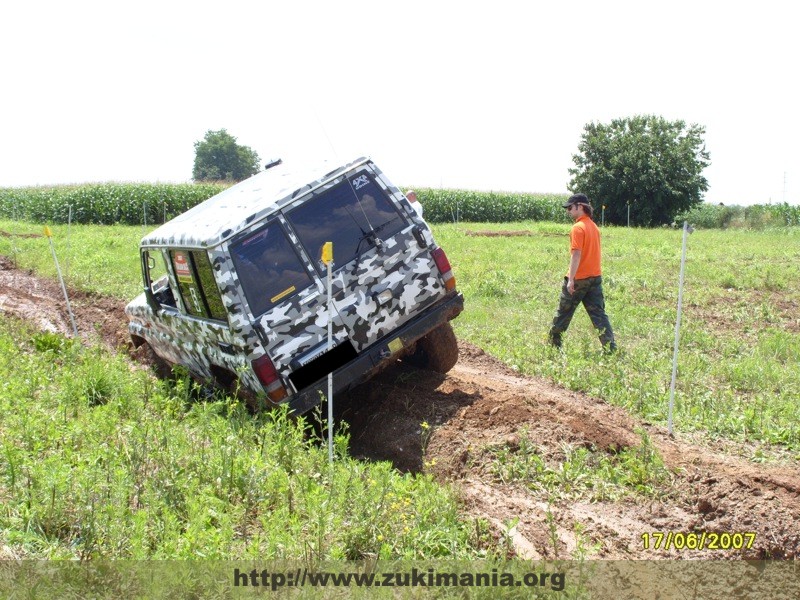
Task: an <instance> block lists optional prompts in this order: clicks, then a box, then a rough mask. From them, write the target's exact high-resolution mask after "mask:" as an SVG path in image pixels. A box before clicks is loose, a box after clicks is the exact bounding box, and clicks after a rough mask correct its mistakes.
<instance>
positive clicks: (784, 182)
mask: <svg viewBox="0 0 800 600" xmlns="http://www.w3.org/2000/svg"><path fill="white" fill-rule="evenodd" d="M783 203H784V204H786V171H784V172H783Z"/></svg>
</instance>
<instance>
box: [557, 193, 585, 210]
mask: <svg viewBox="0 0 800 600" xmlns="http://www.w3.org/2000/svg"><path fill="white" fill-rule="evenodd" d="M576 204H583V205H585V206H591V205H592V203H591V202H589V198H587V197H586V194H575V195H574V196H571V197H570V199H569V200H567V201H566V202H565V203H564V204H562V205H561V207H562V208H569V207H570V206H575V205H576Z"/></svg>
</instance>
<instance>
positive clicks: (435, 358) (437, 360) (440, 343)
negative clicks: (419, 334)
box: [406, 323, 458, 373]
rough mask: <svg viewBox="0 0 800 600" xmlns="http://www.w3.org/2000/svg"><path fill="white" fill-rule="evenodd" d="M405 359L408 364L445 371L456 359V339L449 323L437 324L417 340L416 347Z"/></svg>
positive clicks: (452, 365)
mask: <svg viewBox="0 0 800 600" xmlns="http://www.w3.org/2000/svg"><path fill="white" fill-rule="evenodd" d="M406 361H407V362H409V363H410V364H412V365H414V366H416V367H420V368H421V369H428V370H430V371H436V372H437V373H447V372H448V371H449V370H450V369H452V368H453V367H454V366H455V364H456V362H457V361H458V341H457V340H456V334H455V333H454V332H453V328H452V327H451V326H450V323H444V324H443V325H439V327H437V328H436V329H434V330H433V331H431V332H430V333H429V334H428V335H426V336H425V337H424V338H422V339H421V340H419V341H418V342H417V349H416V351H415V352H414V354H412V355H411V356H409V357H408V358H406Z"/></svg>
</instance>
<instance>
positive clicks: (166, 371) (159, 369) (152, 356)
mask: <svg viewBox="0 0 800 600" xmlns="http://www.w3.org/2000/svg"><path fill="white" fill-rule="evenodd" d="M136 353H137V356H138V360H139V362H141V363H142V364H145V365H147V366H149V367H150V368H152V369H153V371H154V372H155V374H156V376H157V377H159V378H160V379H169V378H170V377H172V364H171V363H169V362H168V361H166V360H164V359H163V358H161V357H160V356H159V355H158V354H156V351H155V350H153V347H152V346H151V345H150V344H148V343H147V342H145V343H144V344H142V345H141V346H139V348H137V349H136Z"/></svg>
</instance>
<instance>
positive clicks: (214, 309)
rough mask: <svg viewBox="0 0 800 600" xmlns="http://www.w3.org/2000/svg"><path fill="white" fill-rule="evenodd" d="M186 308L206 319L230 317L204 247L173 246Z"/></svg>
mask: <svg viewBox="0 0 800 600" xmlns="http://www.w3.org/2000/svg"><path fill="white" fill-rule="evenodd" d="M169 255H170V259H171V260H172V267H173V269H174V270H175V276H176V277H177V279H178V287H179V288H180V293H181V298H183V305H184V306H185V307H186V312H187V313H188V314H190V315H192V316H195V317H202V318H204V319H216V320H219V321H224V320H225V319H226V314H225V306H224V305H223V304H222V297H221V296H220V293H219V288H218V287H217V283H216V280H215V279H214V272H213V270H212V267H211V262H210V261H209V259H208V254H206V253H205V252H204V251H202V250H170V252H169Z"/></svg>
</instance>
